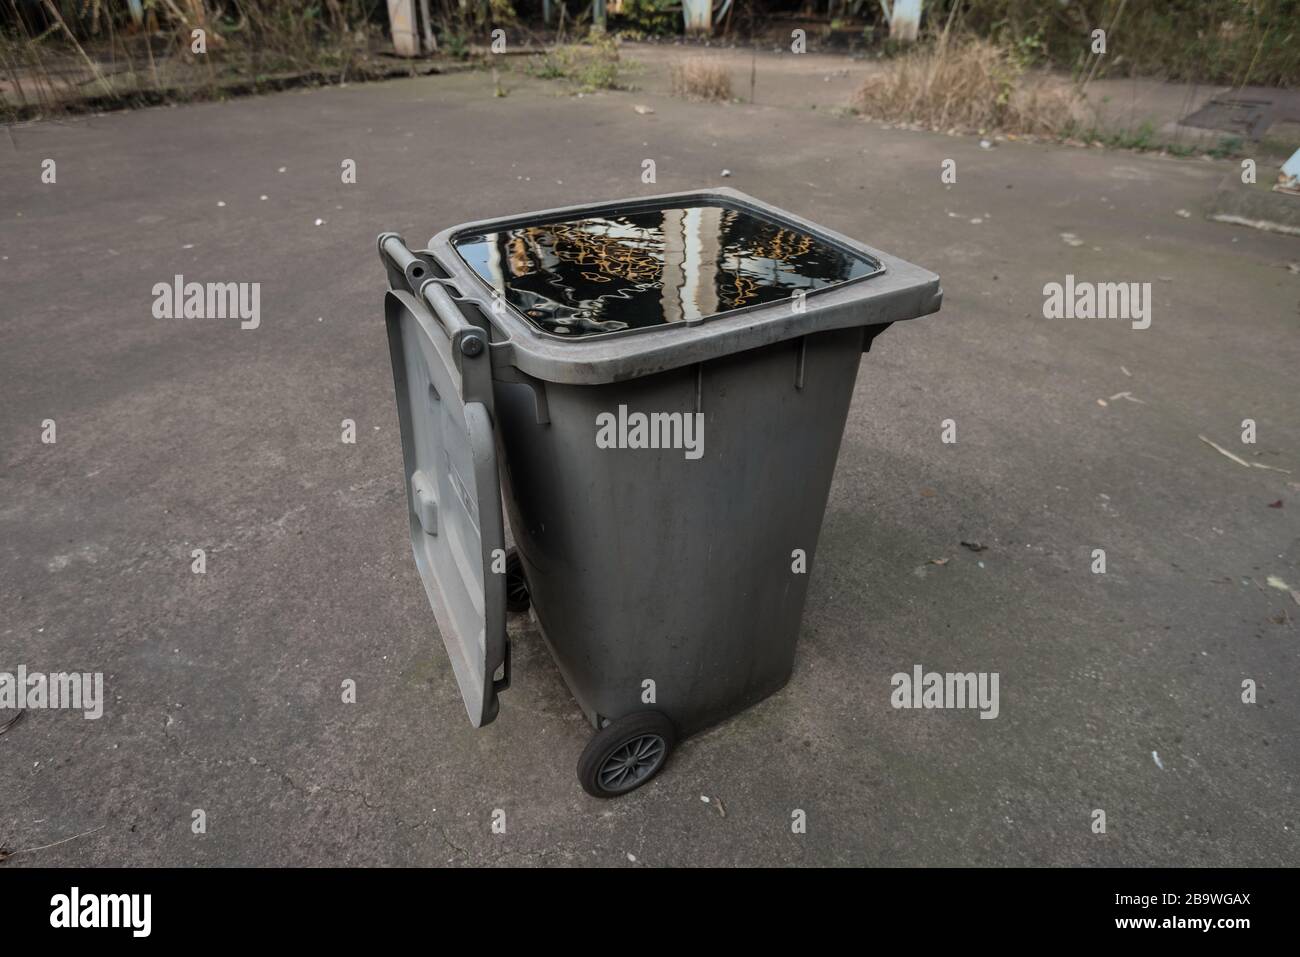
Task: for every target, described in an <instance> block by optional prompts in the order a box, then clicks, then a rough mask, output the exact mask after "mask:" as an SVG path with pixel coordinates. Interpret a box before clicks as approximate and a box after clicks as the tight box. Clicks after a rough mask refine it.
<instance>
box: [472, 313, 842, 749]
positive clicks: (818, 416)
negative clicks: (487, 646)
mask: <svg viewBox="0 0 1300 957" xmlns="http://www.w3.org/2000/svg"><path fill="white" fill-rule="evenodd" d="M863 338H864V333H863V329H861V328H850V329H839V330H834V331H830V332H823V333H817V334H814V335H810V336H807V337H805V338H802V339H799V340H795V341H787V342H779V343H775V344H772V345H769V346H765V347H762V348H759V349H753V350H750V351H747V352H743V353H739V354H737V355H732V356H727V357H724V358H720V359H715V360H712V361H710V362H706V363H701V364H698V365H695V366H690V367H687V368H683V369H674V370H671V371H668V372H662V373H658V374H656V375H649V376H644V377H642V378H638V379H632V380H629V381H626V382H617V383H612V384H606V385H554V384H551V385H547V386H546V387H545V388H546V397H547V404H548V406H549V412H550V421H549V423H546V424H539V423H538V422H537V418H536V415H535V405H534V397H533V390H532V388H530V387H529V386H528V385H519V384H506V383H498V384H497V386H496V417H497V418H496V421H497V428H498V430H499V437H500V439H501V453H500V454H501V458H502V461H503V462H504V474H503V481H504V486H505V487H504V491H505V496H504V500H505V503H506V512H507V515H508V516H509V520H510V527H511V529H512V531H513V533H514V538H515V542H516V545H517V546H518V549H519V554H520V557H521V559H522V560H523V563H524V568H525V571H526V575H527V579H528V587H529V597H530V599H531V601H532V605H533V609H534V612H535V614H536V617H537V619H538V623H539V624H540V625H541V629H542V632H543V634H544V635H545V637H546V641H547V644H548V645H549V647H550V649H551V652H552V655H553V657H554V659H555V661H556V663H557V664H558V666H559V668H560V671H561V673H562V674H563V675H564V678H565V681H566V682H567V683H568V685H569V688H570V689H571V690H572V691H573V694H574V696H575V698H576V699H577V700H578V703H579V704H580V705H581V707H582V710H583V712H584V714H585V715H586V717H587V719H588V720H589V721H591V722H592V724H593V725H595V726H596V727H597V728H599V727H601V726H602V724H603V722H605V721H607V720H611V719H615V718H619V717H622V716H623V715H625V714H628V713H630V712H633V711H636V710H639V709H641V708H644V707H645V706H646V702H645V700H644V699H643V692H644V685H643V682H645V681H646V680H651V681H653V682H654V691H655V694H654V706H655V708H657V709H658V710H660V711H662V712H663V713H665V714H666V715H668V717H669V718H671V719H672V721H673V724H674V725H675V726H676V727H677V729H678V732H679V733H680V734H683V735H686V734H691V733H694V732H695V731H698V730H700V729H702V728H705V727H708V726H709V725H711V724H714V723H716V722H717V721H720V720H722V719H723V718H726V717H728V716H730V715H732V714H734V713H736V712H738V711H740V710H743V709H744V708H746V707H748V706H749V705H751V704H753V703H755V702H756V701H759V700H761V699H762V698H765V697H766V696H768V695H770V694H771V693H772V692H774V691H776V690H777V689H779V688H780V687H781V686H782V685H784V684H785V682H786V680H787V679H788V678H789V676H790V671H791V668H792V667H793V663H794V650H795V641H796V639H797V637H798V634H799V622H800V619H801V617H802V614H803V607H804V599H805V596H806V594H807V590H808V575H807V574H806V573H804V572H803V570H806V569H807V568H809V567H810V565H811V562H812V558H813V554H814V552H815V551H816V547H817V537H818V533H819V532H820V529H821V522H822V514H823V512H824V510H825V507H826V497H827V493H828V491H829V489H830V483H831V477H832V473H833V472H834V470H835V460H836V456H837V454H838V451H839V444H840V436H841V434H842V432H843V428H844V420H845V416H846V415H847V413H848V407H849V400H850V398H851V397H852V393H853V383H854V380H855V378H856V375H857V370H858V365H859V362H860V360H861V353H862V345H863ZM800 378H801V381H800ZM697 403H698V408H699V411H701V412H702V413H703V416H704V428H703V433H702V435H703V449H702V451H703V454H702V455H701V456H700V457H699V458H697V459H690V458H687V457H686V455H685V453H684V452H683V451H677V450H662V449H659V450H647V449H630V448H627V449H625V448H597V446H596V444H595V441H594V436H595V434H596V431H597V428H596V422H597V417H598V416H600V415H602V414H603V413H615V412H617V410H618V409H619V407H620V406H623V407H625V408H626V409H627V410H628V413H629V414H632V413H635V412H637V411H641V412H645V413H650V412H659V411H663V410H680V411H681V412H683V413H685V414H691V413H693V412H694V411H696V409H697ZM796 550H801V552H802V553H803V555H804V556H806V558H804V559H802V560H799V559H797V557H796V556H797V554H798V553H797V552H796ZM797 569H798V570H797Z"/></svg>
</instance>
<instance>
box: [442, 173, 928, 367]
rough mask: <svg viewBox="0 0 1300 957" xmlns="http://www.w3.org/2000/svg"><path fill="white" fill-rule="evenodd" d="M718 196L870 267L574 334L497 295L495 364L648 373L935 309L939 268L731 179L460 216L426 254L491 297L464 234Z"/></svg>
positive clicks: (465, 288)
mask: <svg viewBox="0 0 1300 957" xmlns="http://www.w3.org/2000/svg"><path fill="white" fill-rule="evenodd" d="M690 203H696V204H714V205H719V206H722V207H724V208H729V209H736V210H740V211H743V212H747V213H750V214H752V215H755V216H759V217H761V218H764V219H768V220H770V221H774V222H776V223H777V224H779V225H783V226H788V227H793V228H796V229H800V230H803V231H804V232H807V233H808V234H810V235H811V236H813V237H814V238H816V239H818V240H820V241H822V242H826V243H829V244H830V245H833V246H838V247H841V248H843V249H844V250H845V251H847V252H849V253H852V254H853V255H855V256H859V257H862V258H864V259H866V260H867V261H868V262H871V263H874V264H877V266H878V268H877V269H875V270H874V271H872V272H870V273H867V274H866V275H863V276H859V277H855V278H853V279H848V280H844V281H842V282H838V283H835V284H833V285H831V286H827V287H825V288H822V289H817V290H813V291H810V292H808V293H807V294H806V295H805V297H804V308H803V310H802V311H801V312H796V311H794V309H793V308H792V302H793V301H794V300H793V297H787V298H785V299H780V300H776V301H773V302H767V303H761V304H755V305H751V306H744V307H742V308H740V309H732V310H728V311H726V312H720V313H716V314H714V315H711V316H707V317H704V318H702V319H694V320H689V321H683V322H666V323H663V324H661V325H658V326H648V327H640V328H636V329H629V330H622V331H619V332H613V333H606V334H602V335H595V336H584V337H582V338H579V339H566V338H565V337H563V336H558V335H555V334H553V333H549V332H546V331H545V330H543V329H540V328H538V327H537V326H536V325H534V324H533V323H532V322H530V321H529V320H528V319H527V318H526V317H524V316H523V315H522V314H521V313H519V311H518V310H516V309H515V308H514V306H512V305H510V304H509V303H508V302H505V301H504V300H502V302H501V303H500V308H499V309H492V310H480V311H482V312H483V316H484V319H485V321H486V322H488V323H490V325H491V326H492V328H493V330H494V331H495V333H496V334H495V335H494V336H493V340H494V341H493V342H492V345H491V348H492V352H493V364H494V365H499V364H505V365H510V366H514V367H516V368H517V369H519V370H520V371H521V372H523V373H526V374H528V375H531V376H533V377H535V378H538V379H543V380H545V381H549V382H557V383H571V384H599V383H608V382H618V381H623V380H626V379H633V378H638V377H640V376H644V375H652V374H654V373H656V372H663V371H667V370H669V369H675V368H681V367H683V366H687V365H693V364H695V363H698V362H704V361H707V360H709V359H714V358H719V357H721V356H725V355H730V354H733V353H736V352H743V351H746V350H748V349H753V348H758V347H760V346H764V345H769V344H771V343H773V342H780V341H783V340H786V339H795V338H799V337H802V336H805V335H808V334H810V333H815V332H822V331H828V330H831V329H842V328H847V327H850V326H867V325H877V324H886V323H891V322H897V321H901V320H904V319H913V318H916V317H918V316H923V315H927V314H929V313H933V312H937V311H938V309H939V307H940V305H941V303H942V299H943V291H942V288H941V287H940V283H939V277H938V276H937V275H936V274H934V273H932V272H930V271H929V270H926V269H922V268H921V267H919V266H915V265H913V264H911V263H909V262H906V261H904V260H902V259H899V258H897V257H896V256H891V255H889V254H888V253H885V252H882V251H880V250H877V249H874V248H872V247H870V246H867V245H866V244H864V243H861V242H858V241H857V240H855V239H852V238H850V237H848V236H845V235H844V234H842V233H838V232H836V231H834V230H831V229H828V228H826V227H824V226H821V225H818V224H817V223H814V222H811V221H810V220H807V219H804V218H803V217H801V216H797V215H795V214H793V213H790V212H787V211H786V210H783V209H780V208H778V207H775V206H771V205H769V204H767V203H764V202H762V201H761V200H758V199H755V198H754V197H752V196H749V195H747V194H745V193H742V192H741V191H739V190H736V189H730V188H727V187H712V188H707V189H696V190H687V191H684V192H676V193H660V194H655V195H650V196H633V197H627V198H624V199H619V200H610V201H605V202H598V203H583V204H580V205H575V206H562V207H557V208H554V209H545V210H538V211H535V212H530V213H521V214H515V215H510V216H502V217H496V218H492V219H482V220H475V221H473V222H467V223H461V224H460V225H457V226H452V227H449V228H447V229H444V230H442V231H441V232H439V233H438V234H437V235H435V236H434V237H433V238H432V239H430V241H429V249H428V250H427V252H428V254H430V255H431V256H433V258H434V259H435V260H436V261H437V262H438V264H439V265H440V266H442V268H443V269H444V270H445V271H446V273H447V275H448V278H449V279H450V280H451V281H452V282H453V283H454V284H455V285H456V286H457V287H459V289H460V290H461V291H462V293H464V294H465V295H466V296H469V297H470V298H476V299H480V300H483V301H492V298H493V296H494V295H495V294H496V290H495V289H494V287H493V286H491V285H490V284H489V283H488V282H487V281H486V280H484V279H483V278H482V277H481V276H480V275H479V274H478V273H477V272H476V271H475V270H474V269H473V268H472V267H471V266H470V265H469V263H467V262H466V261H465V259H464V258H463V257H462V256H461V255H460V253H459V252H458V251H457V249H456V248H455V242H456V241H457V240H458V239H459V238H460V237H462V236H466V235H472V234H477V233H485V232H496V231H500V230H503V229H510V228H513V227H517V226H521V225H526V224H529V223H534V222H537V221H539V220H548V219H549V220H552V221H557V220H561V219H564V218H579V217H583V216H595V215H601V214H602V213H612V212H615V211H624V210H628V209H629V208H633V209H634V208H637V207H639V208H642V209H658V208H663V207H671V206H674V205H684V204H690Z"/></svg>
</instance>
